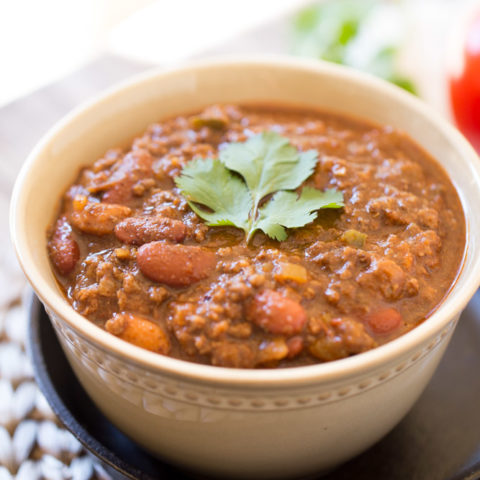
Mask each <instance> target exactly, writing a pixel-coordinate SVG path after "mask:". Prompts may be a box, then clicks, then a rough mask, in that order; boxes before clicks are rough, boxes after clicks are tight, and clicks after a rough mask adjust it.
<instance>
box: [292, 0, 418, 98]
mask: <svg viewBox="0 0 480 480" xmlns="http://www.w3.org/2000/svg"><path fill="white" fill-rule="evenodd" d="M384 3H385V2H382V1H381V0H327V1H322V2H319V3H318V4H313V5H309V6H308V7H306V8H304V9H302V10H301V11H300V12H298V13H297V14H296V15H295V17H294V19H293V32H292V33H293V36H292V37H293V38H292V51H293V53H294V54H296V55H301V56H306V57H315V58H321V59H323V60H327V61H329V62H334V63H340V64H342V65H349V66H351V67H354V68H358V69H360V70H364V71H366V72H369V73H372V74H373V75H377V76H378V77H381V78H383V79H385V80H387V81H389V82H391V83H394V84H396V85H398V86H399V87H401V88H403V89H405V90H407V91H409V92H411V93H414V94H416V88H415V85H414V83H413V82H412V81H411V80H410V79H409V78H408V77H406V76H405V75H404V74H403V73H402V72H401V71H400V69H399V66H398V65H397V63H398V61H397V60H398V56H399V52H400V47H401V39H397V38H395V36H389V35H388V34H382V35H375V34H372V33H369V32H370V31H371V30H372V25H371V22H372V18H374V15H375V13H376V12H378V10H379V9H381V8H382V6H383V8H385V5H384ZM392 3H393V2H392ZM390 9H391V11H392V12H395V13H396V15H397V17H398V18H397V20H398V22H401V21H402V18H403V17H402V11H401V8H400V7H399V6H398V5H397V6H395V5H390ZM366 32H367V33H366ZM366 40H367V41H366Z"/></svg>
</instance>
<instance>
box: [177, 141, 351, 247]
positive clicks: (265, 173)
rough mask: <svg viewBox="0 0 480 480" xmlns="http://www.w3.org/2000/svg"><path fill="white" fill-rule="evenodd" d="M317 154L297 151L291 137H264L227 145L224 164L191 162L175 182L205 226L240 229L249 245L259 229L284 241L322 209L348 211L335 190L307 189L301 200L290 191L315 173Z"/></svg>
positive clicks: (203, 161) (313, 151)
mask: <svg viewBox="0 0 480 480" xmlns="http://www.w3.org/2000/svg"><path fill="white" fill-rule="evenodd" d="M317 155H318V154H317V152H316V151H315V150H309V151H308V152H304V153H301V152H298V151H297V150H296V148H295V147H294V146H293V145H291V144H290V142H289V140H288V139H287V138H284V137H281V136H280V135H278V134H277V133H274V132H263V133H261V134H259V135H255V136H254V137H252V138H250V139H249V140H247V141H246V142H244V143H232V144H229V145H227V146H226V147H225V149H224V150H223V151H222V152H221V154H220V159H212V158H207V159H195V160H192V161H191V162H190V163H188V164H187V165H186V166H185V167H184V168H183V170H182V174H181V175H180V176H179V177H177V178H176V179H175V183H176V185H177V187H178V188H179V189H180V191H181V192H182V194H183V195H184V196H185V197H186V199H187V201H188V203H189V205H190V207H191V208H192V210H193V211H194V212H195V213H196V214H197V215H198V216H199V217H201V218H203V219H204V220H205V221H206V222H207V225H210V226H217V225H231V226H235V227H238V228H241V229H242V230H243V231H244V232H245V236H246V241H247V243H248V242H249V241H250V240H251V239H252V238H253V235H254V234H255V232H256V231H258V230H262V231H263V232H264V233H265V234H266V235H268V236H270V237H271V238H274V239H276V240H285V238H286V237H287V233H286V231H285V227H286V228H296V227H302V226H304V225H306V224H307V223H310V222H312V221H313V220H314V219H315V218H316V216H317V214H316V213H314V212H315V211H316V210H318V209H320V208H341V207H343V206H344V204H343V195H342V193H341V192H337V191H336V190H327V191H325V192H322V191H320V190H317V189H315V188H311V187H305V188H304V189H303V190H302V192H301V194H300V196H298V194H297V193H296V192H292V191H289V190H293V189H296V188H298V187H299V186H300V185H301V184H302V183H303V182H304V181H305V180H306V179H307V178H308V177H309V176H310V175H311V174H312V172H313V169H314V168H315V165H316V163H317ZM234 172H235V173H234ZM271 194H274V195H273V196H272V198H268V196H269V195H271ZM262 202H263V204H262ZM260 205H262V206H261V207H260Z"/></svg>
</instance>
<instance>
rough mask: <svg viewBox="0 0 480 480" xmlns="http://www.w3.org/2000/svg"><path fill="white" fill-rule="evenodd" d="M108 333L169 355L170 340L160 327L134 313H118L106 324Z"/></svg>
mask: <svg viewBox="0 0 480 480" xmlns="http://www.w3.org/2000/svg"><path fill="white" fill-rule="evenodd" d="M105 329H106V330H107V332H110V333H112V334H113V335H115V336H117V337H119V338H121V339H122V340H125V341H126V342H129V343H133V344H134V345H137V346H138V347H141V348H145V349H147V350H151V351H152V352H157V353H162V354H164V355H166V354H168V352H169V351H170V340H169V339H168V335H167V333H166V332H165V331H164V330H163V328H162V327H161V326H160V325H157V324H156V323H153V322H151V321H150V320H147V319H146V318H143V317H140V316H138V315H133V314H132V313H117V314H116V315H114V316H113V318H111V319H110V320H108V321H107V322H106V323H105Z"/></svg>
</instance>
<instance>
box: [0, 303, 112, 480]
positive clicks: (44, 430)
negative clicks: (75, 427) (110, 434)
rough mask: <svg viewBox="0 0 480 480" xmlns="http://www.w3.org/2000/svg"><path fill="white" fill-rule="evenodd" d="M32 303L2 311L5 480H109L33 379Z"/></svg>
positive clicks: (0, 471) (0, 433)
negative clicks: (27, 345)
mask: <svg viewBox="0 0 480 480" xmlns="http://www.w3.org/2000/svg"><path fill="white" fill-rule="evenodd" d="M27 301H28V300H27V298H26V297H25V296H24V298H19V299H18V300H16V301H14V302H13V303H12V304H11V305H10V306H9V307H8V308H6V309H5V310H4V311H3V313H2V314H1V315H0V480H14V479H15V480H43V479H45V480H90V479H98V480H110V478H111V477H110V476H109V475H108V474H107V472H106V471H105V470H104V469H103V467H102V466H101V465H100V464H99V463H98V461H97V460H96V459H94V458H93V457H92V456H91V455H89V454H87V453H86V452H85V450H84V449H83V447H82V445H81V444H80V443H79V442H78V440H77V439H76V438H75V437H74V436H73V435H72V434H71V433H70V432H68V431H67V430H65V429H64V428H62V426H61V424H60V422H59V421H58V420H57V419H56V417H55V414H54V413H53V412H52V410H51V409H50V406H49V405H48V403H47V401H46V400H45V397H44V396H43V395H42V393H41V392H40V390H39V388H38V386H37V385H36V383H35V381H34V379H33V370H32V365H31V363H30V359H29V358H28V355H27V353H26V350H25V342H26V338H27V328H28V304H27Z"/></svg>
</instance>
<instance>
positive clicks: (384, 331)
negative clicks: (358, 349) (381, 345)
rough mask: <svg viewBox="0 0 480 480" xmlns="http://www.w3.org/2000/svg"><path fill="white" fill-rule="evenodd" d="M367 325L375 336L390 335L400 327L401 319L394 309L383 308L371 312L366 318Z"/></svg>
mask: <svg viewBox="0 0 480 480" xmlns="http://www.w3.org/2000/svg"><path fill="white" fill-rule="evenodd" d="M366 321H367V325H368V327H369V328H370V330H371V331H372V332H373V333H375V334H376V335H390V334H391V333H393V332H394V331H395V330H397V329H398V328H400V327H401V325H402V324H403V319H402V316H401V315H400V313H399V312H398V311H397V310H395V309H394V308H383V309H381V310H376V311H374V312H371V313H369V314H368V315H367V317H366Z"/></svg>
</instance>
